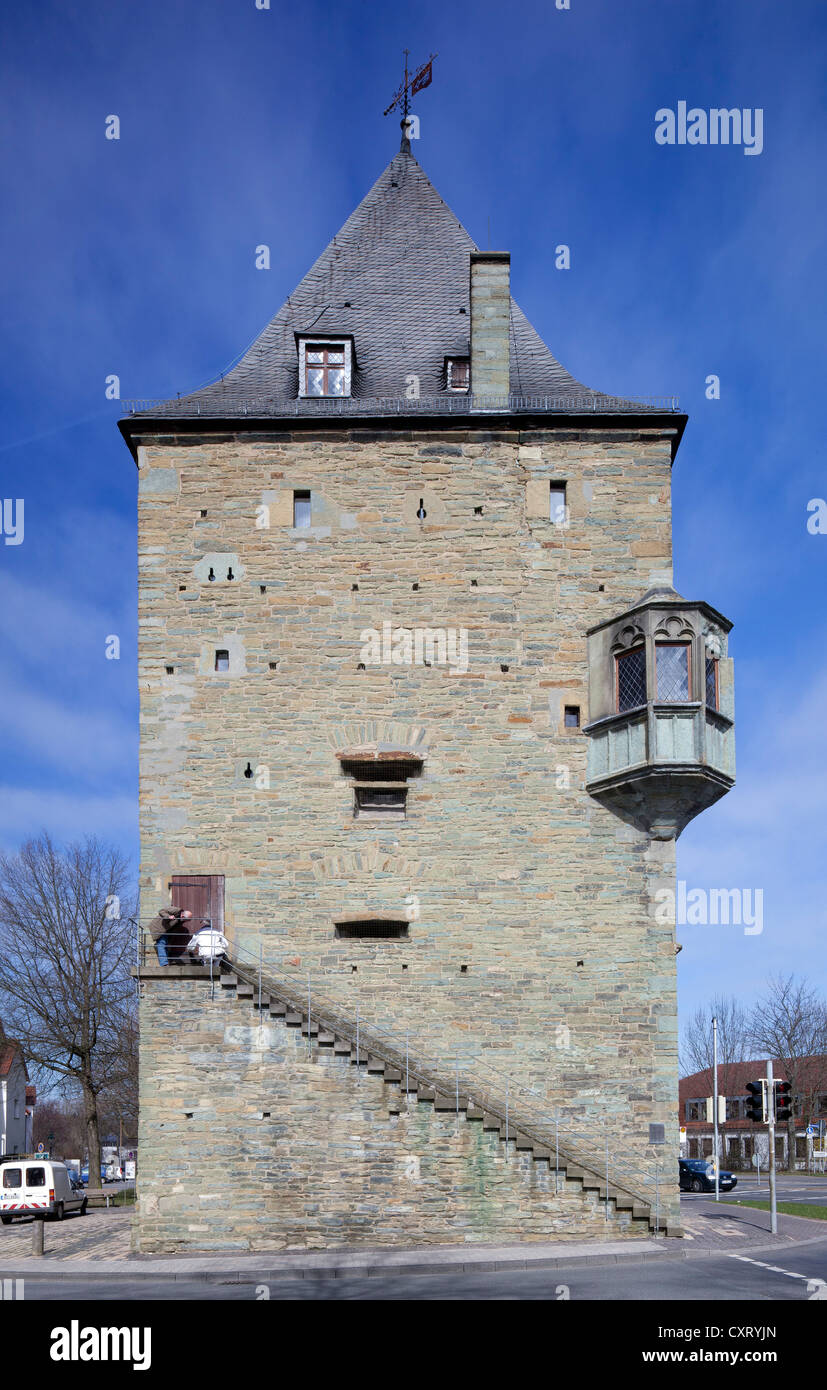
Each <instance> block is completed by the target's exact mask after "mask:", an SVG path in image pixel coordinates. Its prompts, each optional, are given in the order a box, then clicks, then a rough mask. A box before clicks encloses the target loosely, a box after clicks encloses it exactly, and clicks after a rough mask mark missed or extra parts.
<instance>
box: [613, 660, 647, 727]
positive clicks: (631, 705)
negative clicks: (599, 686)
mask: <svg viewBox="0 0 827 1390" xmlns="http://www.w3.org/2000/svg"><path fill="white" fill-rule="evenodd" d="M615 681H616V688H617V708H618V712H620V713H622V712H623V710H627V709H636V708H637V706H638V705H645V704H646V651H645V649H644V648H643V647H642V646H641V647H633V648H632V650H631V651H629V652H622V653H621V654H620V655H619V656H617V657H616V658H615Z"/></svg>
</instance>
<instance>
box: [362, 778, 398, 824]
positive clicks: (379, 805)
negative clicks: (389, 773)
mask: <svg viewBox="0 0 827 1390" xmlns="http://www.w3.org/2000/svg"><path fill="white" fill-rule="evenodd" d="M355 792H356V800H355V803H354V808H353V809H354V814H355V815H356V817H357V818H358V817H360V816H390V817H394V816H397V817H400V818H402V817H404V815H405V801H406V798H407V795H408V788H407V785H406V784H403V785H401V786H397V787H388V786H385V785H383V784H382V783H381V782H380V783H376V784H375V785H373V786H367V787H365V786H358V785H357V786H356V787H355Z"/></svg>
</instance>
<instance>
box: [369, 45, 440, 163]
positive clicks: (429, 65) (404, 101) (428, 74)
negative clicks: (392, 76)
mask: <svg viewBox="0 0 827 1390" xmlns="http://www.w3.org/2000/svg"><path fill="white" fill-rule="evenodd" d="M408 52H409V50H408V49H407V48H406V49H405V77H404V80H403V82H402V86H401V87H400V88H399V90H398V91H397V92H396V94H395V96H394V98H393V101H392V102H391V104H390V106H388V107H387V108H386V109H385V111H383V113H382V114H383V115H384V116H389V115H390V113H391V111H393V110H394V108H395V107H397V106H400V105H401V107H402V120H401V121H400V122H399V124H400V125H401V127H402V148H403V150H404V149H405V148H406V147H407V148H408V151H409V152H410V143H409V139H408V113H409V111H410V109H411V97H413V96H416V94H417V92H421V91H423V90H424V88H425V87H430V85H431V82H432V81H433V70H432V69H433V61H434V59H435V58H437V57H438V56H439V55H438V54H437V53H432V54H431V55H430V57H429V58H427V59H426V60H425V62H424V63H421V64H420V66H419V67H418V68H417V70H416V72H414V73H409V72H408Z"/></svg>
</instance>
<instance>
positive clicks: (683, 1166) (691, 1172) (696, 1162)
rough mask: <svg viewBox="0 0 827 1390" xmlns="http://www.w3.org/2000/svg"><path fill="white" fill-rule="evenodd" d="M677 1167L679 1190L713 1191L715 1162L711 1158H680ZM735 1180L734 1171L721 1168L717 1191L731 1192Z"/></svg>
mask: <svg viewBox="0 0 827 1390" xmlns="http://www.w3.org/2000/svg"><path fill="white" fill-rule="evenodd" d="M678 1168H679V1172H678V1181H679V1184H680V1189H681V1192H714V1191H715V1164H714V1163H713V1161H712V1159H711V1158H682V1159H680V1161H679V1165H678ZM737 1181H738V1179H737V1178H736V1177H735V1175H734V1173H730V1172H728V1171H727V1169H726V1168H721V1169H720V1171H719V1173H718V1191H719V1192H731V1191H732V1189H733V1187H734V1186H735V1184H736V1183H737Z"/></svg>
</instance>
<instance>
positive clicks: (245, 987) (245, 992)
mask: <svg viewBox="0 0 827 1390" xmlns="http://www.w3.org/2000/svg"><path fill="white" fill-rule="evenodd" d="M236 992H237V994H238V997H239V999H252V997H253V995H254V993H255V990H254V989H253V986H252V985H250V984H248V983H247V981H246V980H239V982H238V984H237V985H236Z"/></svg>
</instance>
